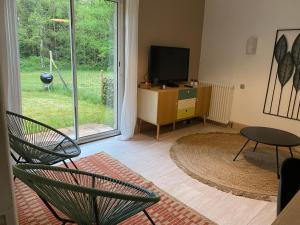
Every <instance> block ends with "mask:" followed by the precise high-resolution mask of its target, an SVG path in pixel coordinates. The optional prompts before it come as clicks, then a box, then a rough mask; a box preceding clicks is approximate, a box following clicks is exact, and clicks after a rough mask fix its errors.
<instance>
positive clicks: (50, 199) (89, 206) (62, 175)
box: [13, 164, 160, 225]
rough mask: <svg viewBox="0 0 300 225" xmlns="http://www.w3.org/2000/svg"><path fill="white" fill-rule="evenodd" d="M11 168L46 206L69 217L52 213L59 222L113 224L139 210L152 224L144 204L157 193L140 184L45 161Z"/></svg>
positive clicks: (81, 224) (95, 224)
mask: <svg viewBox="0 0 300 225" xmlns="http://www.w3.org/2000/svg"><path fill="white" fill-rule="evenodd" d="M13 172H14V175H15V176H16V177H18V178H19V179H20V180H21V181H23V182H24V183H25V184H26V185H28V186H29V187H30V188H31V189H33V190H34V191H35V192H36V193H37V194H38V195H39V197H40V198H42V200H43V201H44V203H45V204H46V205H47V207H48V208H49V209H50V210H52V211H54V209H53V208H52V206H54V207H55V208H56V209H58V210H59V211H61V212H62V213H63V214H64V215H65V216H66V217H68V218H69V219H65V218H61V217H60V216H58V215H57V214H56V218H57V219H58V220H60V221H61V222H62V224H66V223H77V224H79V225H93V224H94V225H114V224H118V223H120V222H121V221H124V220H126V219H127V218H129V217H131V216H133V215H135V214H137V213H139V212H142V211H143V212H144V213H145V215H146V216H147V218H148V219H149V220H150V222H151V223H152V224H154V221H153V220H152V219H151V217H150V216H149V214H148V213H147V212H146V208H148V207H150V206H152V205H153V204H155V203H157V202H158V201H159V200H160V197H159V196H158V195H157V194H155V193H154V192H152V191H149V190H147V189H145V188H143V187H141V186H137V185H134V184H131V183H127V182H124V181H120V180H117V179H113V178H110V177H106V176H102V175H98V174H93V173H88V172H84V171H80V170H74V169H67V168H61V167H54V166H46V165H36V164H20V165H16V166H14V167H13ZM50 204H51V205H52V206H51V205H50ZM54 215H55V214H54Z"/></svg>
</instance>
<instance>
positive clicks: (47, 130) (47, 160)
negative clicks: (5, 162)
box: [6, 111, 81, 169]
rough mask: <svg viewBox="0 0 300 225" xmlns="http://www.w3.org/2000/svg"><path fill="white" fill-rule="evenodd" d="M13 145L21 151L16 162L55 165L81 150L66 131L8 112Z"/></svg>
mask: <svg viewBox="0 0 300 225" xmlns="http://www.w3.org/2000/svg"><path fill="white" fill-rule="evenodd" d="M6 115H7V125H8V134H9V142H10V147H11V148H12V149H13V150H14V151H15V152H16V153H17V154H18V155H19V156H18V157H16V156H15V155H14V154H13V153H12V152H11V156H12V157H13V159H14V160H15V161H16V163H17V164H18V163H34V164H45V165H53V164H56V163H58V162H63V163H64V165H65V166H66V167H68V165H67V164H66V162H65V160H67V159H68V160H70V161H71V163H72V164H73V166H74V167H75V168H76V169H77V167H76V165H75V164H74V162H73V161H72V159H71V158H73V157H76V156H78V155H79V154H80V153H81V150H80V148H79V146H78V145H77V144H76V143H75V142H74V141H73V140H72V139H71V138H69V137H68V136H67V135H65V134H63V133H62V132H60V131H58V130H56V129H54V128H52V127H50V126H48V125H46V124H43V123H41V122H38V121H36V120H33V119H31V118H29V117H26V116H22V115H19V114H16V113H13V112H9V111H7V112H6Z"/></svg>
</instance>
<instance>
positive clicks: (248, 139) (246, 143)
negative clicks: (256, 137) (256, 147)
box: [233, 139, 250, 161]
mask: <svg viewBox="0 0 300 225" xmlns="http://www.w3.org/2000/svg"><path fill="white" fill-rule="evenodd" d="M249 141H250V140H249V139H248V140H247V141H246V143H245V144H244V146H243V147H242V148H241V150H240V151H239V153H238V154H237V155H236V156H235V157H234V159H233V161H235V160H236V158H237V157H238V156H239V154H240V153H241V152H242V151H243V149H244V148H245V146H246V145H247V144H248V142H249Z"/></svg>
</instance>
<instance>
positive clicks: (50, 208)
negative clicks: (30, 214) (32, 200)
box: [40, 197, 74, 225]
mask: <svg viewBox="0 0 300 225" xmlns="http://www.w3.org/2000/svg"><path fill="white" fill-rule="evenodd" d="M40 199H41V200H42V201H43V203H44V204H45V205H46V206H47V208H48V209H49V211H50V212H51V213H52V215H53V216H54V217H55V218H56V219H57V220H59V221H61V222H62V225H63V224H66V223H74V221H72V220H68V219H64V218H61V217H60V216H59V215H58V214H57V213H56V212H55V210H54V209H53V207H52V206H51V205H50V204H49V203H48V202H47V201H46V200H44V199H43V198H41V197H40Z"/></svg>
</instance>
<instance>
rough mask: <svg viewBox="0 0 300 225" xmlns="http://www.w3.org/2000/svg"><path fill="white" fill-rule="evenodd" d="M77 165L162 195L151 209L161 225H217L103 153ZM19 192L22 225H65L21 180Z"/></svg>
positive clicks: (142, 223)
mask: <svg viewBox="0 0 300 225" xmlns="http://www.w3.org/2000/svg"><path fill="white" fill-rule="evenodd" d="M76 164H77V166H78V167H79V168H80V170H84V171H88V172H93V173H99V174H102V175H106V176H110V177H113V178H116V179H120V180H124V181H128V182H132V183H135V184H138V185H142V186H144V187H146V188H148V189H150V190H152V191H155V192H156V193H158V194H159V195H160V197H161V200H160V202H158V203H157V204H155V205H153V206H151V207H150V208H148V209H147V212H148V213H149V215H150V216H151V218H152V219H153V220H154V222H155V223H156V224H157V225H196V224H199V225H210V224H215V223H214V222H212V221H210V220H208V219H207V218H205V217H204V216H202V215H200V214H198V213H197V212H195V211H194V210H192V209H190V208H188V207H187V206H185V205H184V204H183V203H181V202H179V201H177V200H176V199H174V198H172V197H171V196H170V195H168V194H167V193H165V192H163V191H162V190H160V189H159V188H158V187H156V186H155V185H154V184H153V183H151V182H149V181H147V180H145V179H144V178H143V177H141V176H140V175H138V174H136V173H135V172H133V171H132V170H130V169H129V168H127V167H126V166H124V165H122V164H121V163H120V162H119V161H117V160H115V159H113V158H111V157H110V156H109V155H107V154H105V153H103V152H101V153H98V154H95V155H92V156H88V157H85V158H82V159H80V160H79V161H77V162H76ZM15 191H16V199H17V208H18V216H19V224H20V225H28V224H30V225H50V224H55V225H56V224H57V225H58V224H59V225H60V224H61V223H60V222H59V221H57V220H56V219H55V218H54V217H53V216H52V214H51V213H50V212H49V211H48V209H47V208H46V207H45V206H44V204H43V203H42V201H41V200H40V199H39V198H38V197H37V195H36V194H35V193H34V192H33V191H31V190H30V189H29V188H28V187H27V186H26V185H25V184H23V183H22V182H21V181H20V180H18V179H16V181H15ZM121 224H122V225H146V224H151V223H150V222H149V221H148V219H147V217H146V216H145V215H144V214H143V213H139V214H137V215H135V216H133V217H131V218H129V219H127V220H126V221H124V222H122V223H121Z"/></svg>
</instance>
